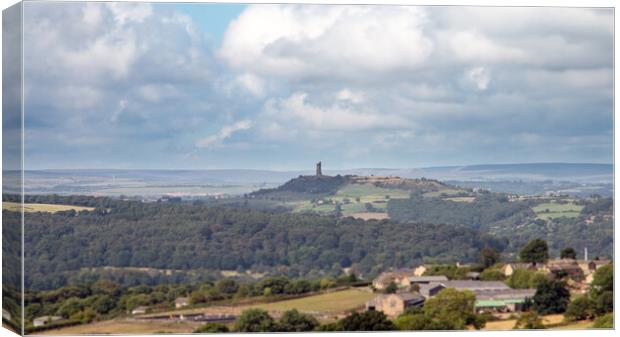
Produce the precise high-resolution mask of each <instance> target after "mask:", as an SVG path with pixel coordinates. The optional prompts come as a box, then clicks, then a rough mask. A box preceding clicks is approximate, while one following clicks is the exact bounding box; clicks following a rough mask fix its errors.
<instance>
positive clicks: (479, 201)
mask: <svg viewBox="0 0 620 337" xmlns="http://www.w3.org/2000/svg"><path fill="white" fill-rule="evenodd" d="M539 203H541V201H537V200H527V201H509V200H508V198H506V196H504V195H502V194H498V193H489V192H485V193H479V194H478V195H477V196H476V199H475V200H474V201H473V202H471V203H466V202H454V201H450V200H443V199H441V198H425V197H422V196H421V195H420V194H415V193H414V194H412V195H411V198H410V199H392V200H390V201H389V203H388V213H389V215H390V218H391V219H392V220H396V221H401V222H420V221H423V222H429V223H442V224H452V225H464V226H469V227H473V228H476V229H478V230H480V231H484V232H487V233H490V234H492V235H494V236H496V237H509V238H510V243H509V246H508V248H507V250H506V253H514V252H516V251H517V250H518V249H519V247H521V246H522V245H524V244H525V243H527V242H528V241H530V240H532V239H534V238H544V239H545V240H546V241H547V242H548V243H549V246H550V249H551V251H552V252H554V253H556V252H559V250H560V249H562V248H563V247H578V248H579V250H580V251H581V249H582V248H583V247H587V248H588V251H589V252H590V253H591V254H592V256H606V257H611V256H612V255H613V217H611V215H612V214H613V199H612V198H598V199H595V200H593V201H592V200H587V199H582V200H580V201H578V203H579V204H582V205H584V208H583V210H582V211H581V214H580V215H579V216H577V217H574V218H570V217H558V218H551V219H546V220H545V219H540V218H537V217H536V214H534V213H533V211H532V209H531V207H532V206H535V205H537V204H539ZM558 203H561V201H559V202H558ZM588 217H592V220H593V221H592V220H590V221H587V220H588Z"/></svg>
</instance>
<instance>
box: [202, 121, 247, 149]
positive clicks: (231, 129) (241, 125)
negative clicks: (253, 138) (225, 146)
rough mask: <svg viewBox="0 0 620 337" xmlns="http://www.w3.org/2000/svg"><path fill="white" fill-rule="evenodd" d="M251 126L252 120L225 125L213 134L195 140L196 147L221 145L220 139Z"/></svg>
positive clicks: (206, 147) (205, 147) (222, 139)
mask: <svg viewBox="0 0 620 337" xmlns="http://www.w3.org/2000/svg"><path fill="white" fill-rule="evenodd" d="M251 127H252V122H251V121H249V120H242V121H239V122H236V123H234V124H231V125H225V126H224V127H222V128H221V129H220V131H218V132H217V133H216V134H213V135H211V136H208V137H206V138H203V139H201V140H199V141H198V142H196V147H198V148H203V149H208V148H212V147H214V146H218V145H221V143H222V141H224V140H225V139H227V138H230V137H231V136H232V135H233V134H234V133H235V132H238V131H242V130H248V129H249V128H251Z"/></svg>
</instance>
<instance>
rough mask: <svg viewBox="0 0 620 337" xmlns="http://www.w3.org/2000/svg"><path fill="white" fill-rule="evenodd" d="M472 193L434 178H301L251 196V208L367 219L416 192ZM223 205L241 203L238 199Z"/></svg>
mask: <svg viewBox="0 0 620 337" xmlns="http://www.w3.org/2000/svg"><path fill="white" fill-rule="evenodd" d="M470 192H471V191H467V190H464V189H460V188H457V187H455V186H450V185H447V184H444V183H442V182H439V181H437V180H431V179H425V178H422V179H405V178H400V177H395V176H357V175H347V176H341V175H336V176H325V175H320V176H317V175H313V176H299V177H297V178H294V179H291V180H289V181H287V182H286V183H284V184H283V185H281V186H278V187H277V188H270V189H260V190H258V191H256V192H252V193H250V194H249V200H245V201H244V203H245V205H246V206H248V207H253V208H267V209H278V208H280V209H283V210H288V211H292V212H295V213H316V214H323V215H336V216H353V217H358V218H364V219H370V218H375V219H384V218H388V217H389V216H388V213H387V208H386V205H387V204H388V201H389V200H390V199H406V198H409V195H410V194H412V193H420V194H423V195H427V196H436V195H450V196H460V197H467V196H470V195H471V193H470ZM219 204H228V205H231V204H237V205H238V204H239V203H238V201H235V200H234V199H232V200H228V201H222V202H220V203H219Z"/></svg>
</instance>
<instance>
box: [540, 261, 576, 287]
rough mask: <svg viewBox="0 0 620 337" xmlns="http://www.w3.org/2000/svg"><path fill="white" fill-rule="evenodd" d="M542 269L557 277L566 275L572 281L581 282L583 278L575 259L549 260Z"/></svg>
mask: <svg viewBox="0 0 620 337" xmlns="http://www.w3.org/2000/svg"><path fill="white" fill-rule="evenodd" d="M542 271H544V272H547V273H550V274H552V275H553V276H554V277H557V278H564V277H568V278H570V279H571V280H573V281H576V282H581V281H583V280H584V279H585V275H584V272H583V269H582V268H581V267H580V266H579V264H578V263H577V261H575V260H570V259H563V260H553V261H549V262H548V263H547V264H546V265H545V266H544V267H543V268H542Z"/></svg>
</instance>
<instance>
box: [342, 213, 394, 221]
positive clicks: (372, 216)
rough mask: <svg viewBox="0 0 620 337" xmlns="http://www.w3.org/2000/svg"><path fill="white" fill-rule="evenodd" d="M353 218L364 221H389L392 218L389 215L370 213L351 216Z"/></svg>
mask: <svg viewBox="0 0 620 337" xmlns="http://www.w3.org/2000/svg"><path fill="white" fill-rule="evenodd" d="M351 216H352V217H354V218H357V219H362V220H371V219H375V220H383V219H389V218H390V216H389V215H388V214H387V213H370V212H360V213H353V214H351Z"/></svg>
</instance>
